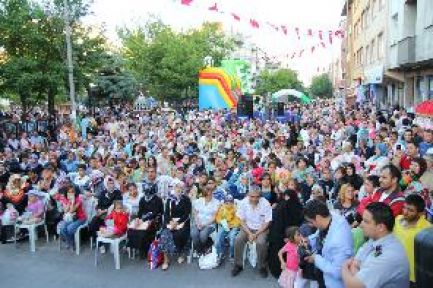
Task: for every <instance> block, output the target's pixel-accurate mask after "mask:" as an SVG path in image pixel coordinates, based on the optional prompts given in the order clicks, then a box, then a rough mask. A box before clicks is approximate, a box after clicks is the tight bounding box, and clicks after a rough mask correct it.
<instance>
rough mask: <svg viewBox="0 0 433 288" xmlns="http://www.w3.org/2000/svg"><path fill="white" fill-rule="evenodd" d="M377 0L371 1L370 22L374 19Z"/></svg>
mask: <svg viewBox="0 0 433 288" xmlns="http://www.w3.org/2000/svg"><path fill="white" fill-rule="evenodd" d="M376 9H377V0H371V20H372V21H373V20H374V18H375V17H376Z"/></svg>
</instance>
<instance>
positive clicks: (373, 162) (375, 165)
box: [364, 142, 389, 176]
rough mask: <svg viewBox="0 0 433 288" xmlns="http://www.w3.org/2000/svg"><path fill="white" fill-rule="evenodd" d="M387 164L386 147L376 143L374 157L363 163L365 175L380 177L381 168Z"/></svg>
mask: <svg viewBox="0 0 433 288" xmlns="http://www.w3.org/2000/svg"><path fill="white" fill-rule="evenodd" d="M388 163H389V158H388V147H387V145H386V144H385V143H383V142H380V143H377V144H376V146H375V150H374V155H373V156H371V157H370V158H368V160H367V161H365V164H364V166H365V169H366V172H367V174H372V175H378V176H379V175H380V171H381V170H382V168H383V167H384V166H385V165H387V164H388Z"/></svg>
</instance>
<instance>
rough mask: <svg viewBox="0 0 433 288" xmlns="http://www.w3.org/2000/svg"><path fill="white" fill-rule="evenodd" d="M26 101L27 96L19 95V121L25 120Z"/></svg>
mask: <svg viewBox="0 0 433 288" xmlns="http://www.w3.org/2000/svg"><path fill="white" fill-rule="evenodd" d="M27 99H28V95H26V94H25V93H24V92H21V93H20V102H21V109H22V112H21V121H23V122H24V121H25V120H26V118H27Z"/></svg>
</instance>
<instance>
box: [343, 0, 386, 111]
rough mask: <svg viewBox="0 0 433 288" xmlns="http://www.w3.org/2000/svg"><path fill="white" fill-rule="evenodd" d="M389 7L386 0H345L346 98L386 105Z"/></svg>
mask: <svg viewBox="0 0 433 288" xmlns="http://www.w3.org/2000/svg"><path fill="white" fill-rule="evenodd" d="M388 4H389V1H386V0H348V1H346V2H345V5H344V8H343V11H342V15H343V16H346V21H347V39H346V40H347V42H346V43H345V44H344V45H346V47H347V52H346V55H345V58H346V59H345V60H346V61H345V62H346V69H345V77H346V87H347V92H346V94H347V96H348V97H349V98H364V99H365V98H370V99H375V101H376V103H377V105H378V106H384V105H386V99H387V97H386V96H387V95H388V92H387V88H388V85H387V83H388V81H390V79H388V76H387V75H386V74H385V70H386V65H387V49H386V43H387V36H388V31H387V30H388V23H387V19H388V17H387V16H388V13H387V11H388Z"/></svg>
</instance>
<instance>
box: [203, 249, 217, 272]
mask: <svg viewBox="0 0 433 288" xmlns="http://www.w3.org/2000/svg"><path fill="white" fill-rule="evenodd" d="M217 266H218V254H217V252H216V248H215V247H214V246H212V252H210V253H208V254H206V255H202V256H200V258H199V259H198V267H199V268H200V269H202V270H209V269H214V268H216V267H217Z"/></svg>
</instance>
